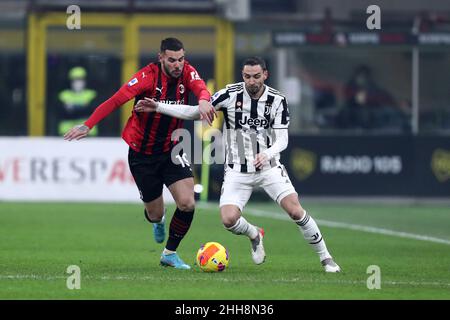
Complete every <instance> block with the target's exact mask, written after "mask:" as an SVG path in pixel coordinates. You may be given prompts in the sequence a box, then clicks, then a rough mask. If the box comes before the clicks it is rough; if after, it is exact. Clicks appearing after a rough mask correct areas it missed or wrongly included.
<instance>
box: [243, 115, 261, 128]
mask: <svg viewBox="0 0 450 320" xmlns="http://www.w3.org/2000/svg"><path fill="white" fill-rule="evenodd" d="M239 124H240V125H241V126H243V125H246V124H248V125H249V126H257V127H265V126H266V125H267V124H268V121H267V119H259V118H256V119H254V118H249V117H247V116H245V117H244V119H241V120H239Z"/></svg>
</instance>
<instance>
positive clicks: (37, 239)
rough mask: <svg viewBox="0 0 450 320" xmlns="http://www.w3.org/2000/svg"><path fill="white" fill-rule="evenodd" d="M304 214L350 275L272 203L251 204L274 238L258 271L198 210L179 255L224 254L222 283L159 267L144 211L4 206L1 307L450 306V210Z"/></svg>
mask: <svg viewBox="0 0 450 320" xmlns="http://www.w3.org/2000/svg"><path fill="white" fill-rule="evenodd" d="M303 205H304V206H305V208H306V209H307V210H308V212H309V213H310V214H311V215H312V216H313V217H314V218H315V219H316V220H317V221H318V224H319V226H320V227H321V231H322V233H323V235H324V238H325V240H326V243H327V246H328V249H329V250H330V252H331V253H332V254H333V256H334V258H335V260H336V261H337V262H338V263H339V264H340V266H341V267H342V269H343V272H342V273H340V274H325V273H324V272H323V270H322V267H321V266H320V263H319V260H318V257H317V256H316V255H315V253H314V252H313V251H312V249H311V248H310V247H309V246H308V244H306V242H305V241H304V239H303V237H302V236H301V234H300V232H299V231H298V229H297V226H296V225H295V224H294V223H293V222H291V221H289V220H288V219H287V218H286V217H287V215H285V214H284V213H282V211H281V209H280V208H278V207H277V206H276V205H275V204H273V203H259V204H252V203H250V204H249V206H248V207H247V208H246V211H245V212H244V216H245V217H246V218H247V219H248V220H249V221H250V222H252V223H254V224H256V225H258V226H262V227H264V228H265V231H266V237H265V241H264V244H265V248H266V254H267V258H266V262H265V263H264V264H263V265H259V266H256V265H254V264H253V262H252V260H251V256H250V242H249V241H248V240H247V239H246V238H244V237H242V236H240V237H238V236H235V235H232V234H231V233H229V232H227V231H226V230H225V229H224V228H223V226H222V225H221V223H220V218H219V213H218V204H217V203H208V204H202V203H199V204H198V206H197V210H196V215H195V218H194V222H193V225H192V227H191V230H190V232H189V234H188V235H187V237H186V238H185V239H184V241H183V242H182V244H181V246H180V247H179V250H178V252H179V254H180V256H181V257H182V258H183V259H184V260H185V261H186V262H187V263H189V264H191V265H193V263H194V261H195V255H196V252H197V250H198V248H199V247H200V245H201V244H202V243H204V242H207V241H217V242H220V243H222V244H223V245H225V246H226V247H227V248H228V249H229V252H230V265H229V268H228V269H227V270H226V271H225V272H222V273H213V274H211V273H204V272H202V271H200V270H199V269H198V268H197V267H195V266H193V269H192V270H189V271H181V270H174V269H172V268H164V267H161V266H159V255H160V252H161V251H162V249H163V244H156V243H155V242H154V241H153V238H152V229H151V226H150V224H149V223H148V222H146V221H145V220H144V217H143V209H142V206H141V205H137V204H136V205H135V204H75V203H60V204H50V203H26V204H20V203H0V299H158V300H161V299H162V300H165V299H167V300H187V299H214V300H216V299H220V300H222V299H225V300H226V299H252V300H253V299H262V300H264V299H288V300H298V299H450V209H449V208H448V207H445V206H437V205H436V206H431V205H428V206H420V205H414V206H412V205H384V204H379V205H374V204H358V205H357V204H352V205H350V204H349V205H343V204H337V203H328V202H327V203H319V202H311V203H309V202H305V203H303ZM168 209H169V210H168V213H170V214H168V217H167V218H169V219H168V221H170V217H171V215H172V212H173V209H174V206H173V205H169V206H168ZM166 228H167V225H166ZM69 265H77V266H79V267H80V270H81V289H79V290H69V289H68V288H67V287H66V280H67V277H68V276H69V274H67V273H66V270H67V267H68V266H69ZM370 265H376V266H379V268H380V271H381V274H380V276H381V288H380V289H373V290H369V289H368V288H367V279H368V277H369V276H371V274H368V273H367V268H368V266H370Z"/></svg>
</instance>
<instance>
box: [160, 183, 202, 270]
mask: <svg viewBox="0 0 450 320" xmlns="http://www.w3.org/2000/svg"><path fill="white" fill-rule="evenodd" d="M168 188H169V191H170V193H171V194H172V196H173V198H174V200H175V203H176V205H177V209H176V210H175V213H174V214H173V216H172V220H171V221H170V226H169V238H168V239H167V244H166V247H165V248H164V251H163V253H162V255H161V264H162V265H165V266H172V267H175V268H178V269H190V267H189V265H187V264H186V263H184V262H183V260H181V259H180V258H179V257H178V255H177V253H176V250H177V248H178V245H179V244H180V242H181V240H182V239H183V238H184V236H185V235H186V233H187V232H188V230H189V228H190V226H191V223H192V219H193V218H194V211H195V198H194V179H193V178H186V179H181V180H178V181H176V182H174V183H172V184H171V185H170V186H168Z"/></svg>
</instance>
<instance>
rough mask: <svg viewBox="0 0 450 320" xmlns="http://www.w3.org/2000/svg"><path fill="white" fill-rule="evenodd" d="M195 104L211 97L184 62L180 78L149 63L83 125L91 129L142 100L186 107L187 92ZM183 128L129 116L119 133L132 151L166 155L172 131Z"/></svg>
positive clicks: (148, 116)
mask: <svg viewBox="0 0 450 320" xmlns="http://www.w3.org/2000/svg"><path fill="white" fill-rule="evenodd" d="M191 91H192V92H193V93H194V94H195V96H196V97H197V99H198V100H207V101H209V100H210V93H209V92H208V89H207V88H206V84H205V82H204V81H203V80H202V79H201V78H200V76H199V74H198V72H197V70H195V68H194V67H193V66H191V65H190V64H189V63H188V62H187V61H186V62H185V63H184V68H183V73H182V75H181V76H180V77H179V78H172V77H170V76H167V75H166V74H165V73H164V72H163V71H162V67H161V64H160V63H150V64H149V65H147V66H145V67H144V68H142V69H141V70H139V71H138V72H137V73H135V74H134V75H133V76H132V77H131V79H130V81H128V83H126V84H124V85H123V86H122V87H121V88H120V90H119V91H118V92H117V93H116V94H114V96H112V97H111V98H110V99H108V100H107V101H105V102H104V103H103V104H102V105H100V106H99V107H98V108H97V109H96V111H94V113H93V114H92V115H91V117H90V118H89V119H88V120H87V121H86V122H85V124H86V125H87V126H88V127H90V128H92V127H93V126H94V125H95V124H96V123H98V122H99V121H100V120H101V119H103V118H104V117H105V116H106V115H107V114H109V113H110V112H112V111H113V110H115V109H116V108H117V107H118V106H120V105H122V104H123V103H125V102H126V101H128V100H131V99H133V98H134V99H135V104H136V103H137V101H139V100H141V99H144V97H148V98H154V99H156V100H157V101H162V102H166V103H169V104H187V103H188V96H189V92H191ZM182 126H183V120H181V119H177V118H174V117H170V116H166V115H163V114H160V113H156V112H151V113H146V112H143V113H137V112H134V111H133V112H132V114H131V116H130V118H129V119H128V121H127V124H126V126H125V128H124V130H123V132H122V138H123V139H124V140H125V141H126V142H127V144H128V145H129V146H130V147H131V148H132V149H133V150H135V151H137V152H141V153H145V154H158V153H164V152H168V151H170V150H171V149H172V147H173V146H174V145H175V143H176V141H172V139H171V137H172V133H173V131H174V130H176V129H178V128H181V127H182Z"/></svg>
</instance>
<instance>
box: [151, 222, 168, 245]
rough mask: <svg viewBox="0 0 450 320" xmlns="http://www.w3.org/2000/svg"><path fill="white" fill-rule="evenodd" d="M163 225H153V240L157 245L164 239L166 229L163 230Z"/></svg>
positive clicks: (162, 223)
mask: <svg viewBox="0 0 450 320" xmlns="http://www.w3.org/2000/svg"><path fill="white" fill-rule="evenodd" d="M164 225H165V223H164V222H161V223H153V238H155V241H156V242H158V243H162V242H163V241H164V238H165V237H166V229H165V228H164Z"/></svg>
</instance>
